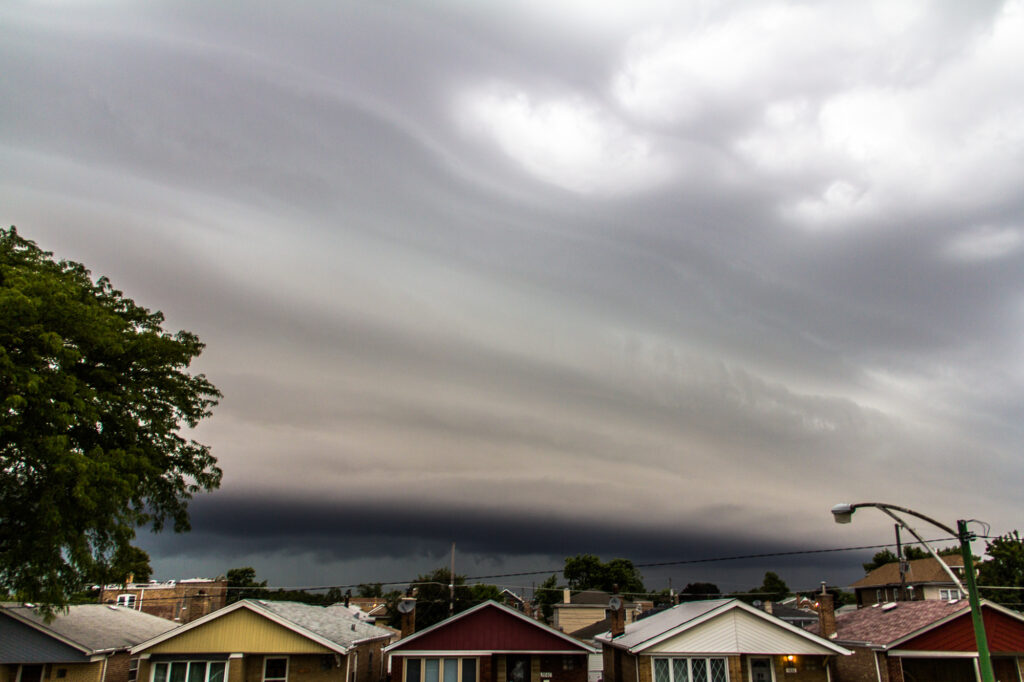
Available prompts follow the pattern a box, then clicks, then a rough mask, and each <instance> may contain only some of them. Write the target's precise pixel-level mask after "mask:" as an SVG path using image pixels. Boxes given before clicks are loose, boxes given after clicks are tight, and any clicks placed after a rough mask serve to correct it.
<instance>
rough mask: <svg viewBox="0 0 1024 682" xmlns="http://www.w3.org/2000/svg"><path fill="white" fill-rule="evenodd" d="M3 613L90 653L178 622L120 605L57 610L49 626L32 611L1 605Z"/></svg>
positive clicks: (121, 645)
mask: <svg viewBox="0 0 1024 682" xmlns="http://www.w3.org/2000/svg"><path fill="white" fill-rule="evenodd" d="M3 608H4V610H5V611H7V612H8V613H11V614H14V615H15V616H17V617H19V618H21V619H23V620H24V621H27V622H30V623H32V624H33V625H34V626H35V627H37V628H38V629H40V630H42V631H44V632H48V633H52V634H54V635H56V636H58V637H59V638H62V639H64V640H68V641H70V642H73V643H75V644H77V645H78V646H80V647H81V648H83V649H86V650H88V651H90V652H97V651H106V650H110V649H127V648H128V647H132V646H135V645H136V644H138V643H139V642H144V641H146V640H147V639H150V638H152V637H156V636H157V635H160V634H163V633H164V632H167V631H168V630H173V629H174V628H176V627H178V623H175V622H173V621H169V620H165V619H163V618H158V617H157V616H151V615H149V614H148V613H142V612H141V611H136V610H134V609H130V608H126V607H123V606H111V605H107V604H81V605H78V606H69V607H68V610H67V612H60V611H58V612H57V614H56V616H55V617H54V618H53V620H51V621H50V622H49V623H47V622H46V619H45V618H44V617H43V615H42V614H40V613H39V612H38V611H37V610H36V609H33V608H29V607H27V606H4V607H3Z"/></svg>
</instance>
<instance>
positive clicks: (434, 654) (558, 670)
mask: <svg viewBox="0 0 1024 682" xmlns="http://www.w3.org/2000/svg"><path fill="white" fill-rule="evenodd" d="M596 651H597V650H596V649H595V648H594V647H592V646H589V645H587V644H584V643H583V642H580V641H579V640H576V639H573V638H572V637H569V636H568V635H566V634H564V633H562V632H559V631H558V630H556V629H554V628H552V627H549V626H547V625H544V624H543V623H541V622H540V621H536V620H534V619H532V618H530V617H529V616H526V615H523V614H522V613H520V612H519V611H517V610H516V609H514V608H511V607H508V606H505V605H504V604H499V603H497V602H494V601H485V602H482V603H480V604H477V605H476V606H474V607H472V608H470V609H467V610H465V611H463V612H462V613H457V614H455V615H454V616H451V617H449V618H447V619H446V620H443V621H441V622H440V623H435V624H434V625H432V626H430V627H429V628H426V629H425V630H421V631H420V632H417V633H414V634H411V635H409V636H407V637H404V638H403V639H400V640H399V641H397V642H395V643H394V644H392V645H390V646H388V647H387V648H386V649H385V652H386V653H388V654H390V656H391V679H392V680H393V682H541V681H542V680H543V681H544V682H587V656H588V655H589V654H592V653H596Z"/></svg>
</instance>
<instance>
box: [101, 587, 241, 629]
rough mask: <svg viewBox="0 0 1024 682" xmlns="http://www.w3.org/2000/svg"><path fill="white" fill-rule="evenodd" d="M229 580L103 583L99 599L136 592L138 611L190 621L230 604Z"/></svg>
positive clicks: (114, 598)
mask: <svg viewBox="0 0 1024 682" xmlns="http://www.w3.org/2000/svg"><path fill="white" fill-rule="evenodd" d="M227 593H228V583H227V581H226V580H204V581H201V582H189V581H182V582H177V583H174V584H168V583H155V584H139V585H129V586H127V587H103V588H101V589H100V603H103V604H114V603H116V602H117V598H118V597H119V596H120V595H123V594H131V595H134V596H135V605H134V606H133V608H134V609H135V610H136V611H142V612H143V613H148V614H150V615H153V616H159V617H160V618H166V619H167V620H173V621H175V622H178V623H190V622H192V621H194V620H196V619H197V618H202V617H203V616H205V615H206V614H208V613H211V612H213V611H216V610H217V609H221V608H224V606H225V605H226V604H227Z"/></svg>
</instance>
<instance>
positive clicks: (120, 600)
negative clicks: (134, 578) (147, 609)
mask: <svg viewBox="0 0 1024 682" xmlns="http://www.w3.org/2000/svg"><path fill="white" fill-rule="evenodd" d="M136 602H138V598H137V597H136V596H135V595H134V594H119V595H117V605H118V606H123V607H125V608H126V609H134V608H135V604H136Z"/></svg>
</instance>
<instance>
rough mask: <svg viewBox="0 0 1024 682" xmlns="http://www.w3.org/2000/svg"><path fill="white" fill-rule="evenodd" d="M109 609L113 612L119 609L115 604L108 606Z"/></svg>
mask: <svg viewBox="0 0 1024 682" xmlns="http://www.w3.org/2000/svg"><path fill="white" fill-rule="evenodd" d="M107 608H108V609H110V610H111V611H117V607H116V606H114V605H113V604H107Z"/></svg>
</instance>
